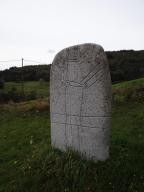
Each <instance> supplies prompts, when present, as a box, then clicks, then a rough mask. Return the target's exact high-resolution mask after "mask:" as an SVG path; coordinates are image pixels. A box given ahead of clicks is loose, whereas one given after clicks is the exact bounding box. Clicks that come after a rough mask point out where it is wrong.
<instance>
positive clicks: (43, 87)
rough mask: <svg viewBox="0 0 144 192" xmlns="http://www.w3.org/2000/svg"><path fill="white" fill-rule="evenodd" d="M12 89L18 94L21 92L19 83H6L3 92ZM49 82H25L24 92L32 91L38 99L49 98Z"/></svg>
mask: <svg viewBox="0 0 144 192" xmlns="http://www.w3.org/2000/svg"><path fill="white" fill-rule="evenodd" d="M12 87H15V88H16V89H17V91H18V92H21V83H16V82H6V83H5V91H7V92H8V91H10V90H11V89H12ZM48 87H49V82H45V81H25V82H24V91H25V93H30V92H31V91H34V92H35V93H36V95H37V96H38V97H48V96H49V89H48Z"/></svg>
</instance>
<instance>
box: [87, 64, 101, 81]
mask: <svg viewBox="0 0 144 192" xmlns="http://www.w3.org/2000/svg"><path fill="white" fill-rule="evenodd" d="M102 69H103V67H100V68H99V70H97V71H96V72H95V73H94V74H93V75H92V76H91V77H89V79H88V80H86V81H85V83H84V84H86V83H88V82H89V81H90V80H91V79H92V78H93V77H94V76H95V75H96V74H97V73H99V72H101V71H102Z"/></svg>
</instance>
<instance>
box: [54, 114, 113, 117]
mask: <svg viewBox="0 0 144 192" xmlns="http://www.w3.org/2000/svg"><path fill="white" fill-rule="evenodd" d="M52 114H56V115H67V116H74V117H111V116H105V115H93V116H88V115H81V116H78V115H70V114H62V113H52Z"/></svg>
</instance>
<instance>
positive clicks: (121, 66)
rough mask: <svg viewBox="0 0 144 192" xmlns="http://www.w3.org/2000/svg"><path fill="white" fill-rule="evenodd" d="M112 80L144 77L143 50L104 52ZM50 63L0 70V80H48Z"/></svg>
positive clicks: (118, 80)
mask: <svg viewBox="0 0 144 192" xmlns="http://www.w3.org/2000/svg"><path fill="white" fill-rule="evenodd" d="M106 55H107V58H108V62H109V66H110V73H111V78H112V82H113V83H116V82H121V81H126V80H132V79H137V78H140V77H144V50H142V51H134V50H122V51H107V52H106ZM50 67H51V65H31V66H24V67H23V68H21V67H11V68H10V69H6V70H3V71H0V81H15V82H20V81H21V79H22V78H23V80H24V81H38V80H40V79H43V80H44V81H49V80H50Z"/></svg>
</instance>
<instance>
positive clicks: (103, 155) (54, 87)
mask: <svg viewBox="0 0 144 192" xmlns="http://www.w3.org/2000/svg"><path fill="white" fill-rule="evenodd" d="M50 81H51V82H50V106H51V142H52V146H53V147H56V148H58V149H61V150H63V151H65V150H66V149H67V148H72V149H74V150H76V151H79V152H80V153H82V154H85V156H86V157H87V158H88V159H93V160H105V159H107V158H108V156H109V142H108V140H109V124H110V115H111V79H110V72H109V66H108V62H107V58H106V55H105V53H104V50H103V48H102V47H101V46H99V45H96V44H82V45H76V46H72V47H69V48H66V49H64V50H62V51H61V52H59V53H58V54H57V55H56V57H55V59H54V61H53V64H52V67H51V80H50Z"/></svg>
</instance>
